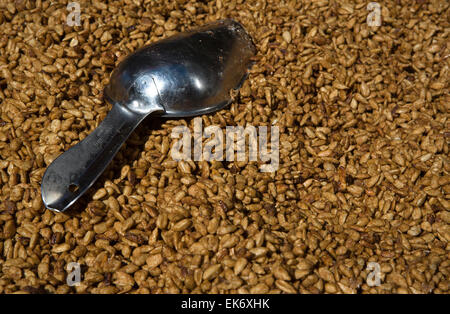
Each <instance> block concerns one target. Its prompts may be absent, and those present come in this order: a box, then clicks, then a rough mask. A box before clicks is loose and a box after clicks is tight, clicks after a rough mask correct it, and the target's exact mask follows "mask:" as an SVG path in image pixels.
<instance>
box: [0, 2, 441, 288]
mask: <svg viewBox="0 0 450 314" xmlns="http://www.w3.org/2000/svg"><path fill="white" fill-rule="evenodd" d="M77 2H78V3H79V5H80V13H81V15H80V22H81V25H79V26H69V25H68V24H67V21H68V19H69V20H71V19H72V17H73V16H71V15H70V14H71V13H70V11H69V10H68V9H67V1H53V2H51V1H41V0H37V1H26V0H15V1H9V0H1V1H0V293H22V292H23V293H26V292H28V293H45V292H48V293H448V292H449V277H450V276H449V272H450V259H449V240H450V225H449V223H450V212H449V209H450V199H449V195H450V176H449V171H450V164H449V157H448V156H449V138H450V130H449V123H450V120H449V103H450V97H449V65H450V58H449V56H450V41H449V32H450V25H449V14H450V9H449V2H448V1H443V0H430V1H427V0H416V1H411V0H407V1H406V0H398V1H382V2H381V1H380V3H379V4H380V9H381V10H380V13H381V26H369V25H368V23H367V16H368V14H369V13H370V11H368V10H367V3H368V2H366V1H359V0H358V1H345V0H342V1H338V0H329V1H327V0H320V1H279V0H269V1H261V0H253V1H245V2H244V1H242V0H231V1H223V0H216V1H212V2H206V1H185V0H182V1H166V0H158V1H154V0H152V1H142V0H120V1H92V2H88V1H84V0H80V1H77ZM223 18H233V19H235V20H237V21H239V22H241V23H242V24H243V25H244V27H245V28H246V29H247V31H248V32H249V33H250V34H251V35H252V37H253V39H254V42H255V44H256V46H257V48H258V53H257V56H256V58H255V65H254V66H253V68H252V69H251V72H250V75H249V77H248V79H247V80H246V82H245V83H244V85H243V86H242V88H241V90H240V92H239V93H238V94H237V95H236V97H235V100H234V102H233V103H232V105H231V106H229V107H228V108H226V109H224V110H221V111H220V112H217V113H215V114H211V115H205V116H203V117H202V120H203V125H204V126H205V127H206V126H208V125H218V126H220V127H221V128H222V129H225V126H236V125H240V126H247V125H252V126H255V127H257V126H264V125H276V126H278V127H279V130H280V166H279V168H278V170H277V171H276V172H273V173H270V172H268V173H264V172H261V171H260V170H259V166H260V165H259V163H258V162H245V161H244V162H226V161H223V162H220V161H213V162H207V161H199V162H197V161H183V162H176V161H173V160H172V158H171V155H170V151H171V148H172V147H173V145H174V143H175V140H174V139H172V138H171V137H170V134H171V130H172V129H173V128H174V127H175V126H177V125H186V126H188V127H190V128H192V126H193V120H192V119H180V120H161V121H159V120H156V119H154V120H149V122H148V123H146V124H144V125H141V126H140V127H139V128H138V129H137V131H136V132H135V133H134V134H133V135H132V136H131V138H130V139H129V140H128V141H127V142H126V144H125V145H124V146H123V147H122V149H121V151H120V152H119V154H118V155H117V156H116V158H115V159H114V161H113V163H112V165H111V166H110V167H109V168H108V169H107V171H106V172H105V173H104V174H103V175H102V177H101V178H100V179H99V180H98V181H97V182H96V184H95V185H94V186H93V187H92V188H91V189H90V191H89V193H87V195H86V196H84V197H83V198H82V199H80V201H79V202H78V203H77V205H76V206H74V207H73V208H72V209H71V210H70V211H69V212H68V213H65V214H55V213H53V212H50V211H48V210H46V209H45V208H44V207H43V204H42V201H41V197H40V182H41V178H42V175H43V173H44V171H45V169H46V167H47V166H48V165H49V164H50V163H51V161H52V160H54V159H55V158H56V157H57V156H58V155H59V154H61V153H62V152H64V151H66V150H67V149H68V148H69V147H71V146H72V145H74V144H76V143H77V142H78V141H80V140H82V139H83V138H85V137H86V136H87V135H88V134H89V133H90V132H92V131H93V130H94V128H95V127H96V126H97V125H98V124H99V122H101V120H102V119H103V118H104V117H105V115H106V114H107V112H108V111H109V110H110V108H111V105H110V104H108V103H106V102H105V101H104V100H103V95H102V93H103V88H104V86H105V85H106V84H107V83H108V79H109V75H110V73H111V71H112V69H113V68H114V67H115V66H116V65H117V64H118V63H119V62H120V60H122V58H123V57H125V56H126V55H128V54H130V53H131V52H133V51H135V50H136V49H137V48H139V47H142V46H144V45H146V44H148V43H151V42H154V41H157V40H159V39H161V38H165V37H167V36H170V35H172V34H175V33H177V32H180V31H184V30H187V29H190V28H192V27H194V26H196V25H202V24H204V23H207V22H210V21H214V20H218V19H223ZM71 25H72V24H71ZM71 262H77V263H79V264H80V265H81V283H80V285H78V286H69V285H67V282H66V279H67V276H68V272H69V271H68V270H67V265H68V264H69V263H71ZM371 262H374V263H377V264H374V263H371ZM370 265H371V266H370ZM377 265H378V266H379V268H378V266H377ZM374 272H375V273H374ZM376 274H379V279H380V282H379V285H375V286H374V285H373V283H374V282H375V281H376V278H375V277H376Z"/></svg>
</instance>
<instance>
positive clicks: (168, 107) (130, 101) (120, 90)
mask: <svg viewBox="0 0 450 314" xmlns="http://www.w3.org/2000/svg"><path fill="white" fill-rule="evenodd" d="M255 52H256V49H255V46H254V44H253V42H252V40H251V38H250V36H249V35H248V34H247V33H246V31H245V30H244V28H243V27H242V26H241V25H240V24H239V23H237V22H235V21H232V20H224V21H219V22H215V23H213V24H209V25H205V26H203V27H201V28H199V29H196V30H195V31H190V32H186V33H181V34H178V35H175V36H173V37H170V38H167V39H165V40H161V41H159V42H156V43H154V44H151V45H149V46H146V47H143V48H141V49H140V50H137V51H136V52H135V53H133V54H131V55H129V56H128V57H127V58H126V59H124V60H123V61H122V62H121V63H120V64H119V66H118V67H117V68H116V69H115V70H114V71H113V73H112V75H111V79H110V82H109V85H108V86H106V88H105V91H104V95H105V96H106V99H107V100H108V101H109V102H110V103H111V104H113V107H112V109H111V111H110V112H109V113H108V115H107V116H106V118H105V119H104V120H103V121H102V123H101V124H100V125H99V126H98V127H97V128H96V129H95V130H94V131H93V132H92V133H91V134H89V135H88V136H87V137H86V138H85V139H83V140H82V141H81V142H79V143H78V144H76V145H75V146H73V147H71V148H70V149H69V150H67V151H66V152H64V153H63V154H61V155H60V156H59V157H58V158H56V159H55V160H54V161H53V162H52V163H51V164H50V166H48V168H47V170H46V172H45V174H44V177H43V178H42V185H41V194H42V200H43V201H44V204H45V206H46V207H47V208H48V209H50V210H53V211H57V212H63V211H65V210H66V209H67V208H68V207H69V206H71V205H72V204H73V203H74V202H75V201H76V200H77V199H78V198H79V197H80V196H81V195H83V194H84V193H85V192H86V190H88V189H89V187H90V186H92V184H93V183H94V182H95V180H96V179H97V178H98V177H99V176H100V175H101V174H102V172H103V171H104V170H105V168H106V167H107V166H108V164H109V163H110V162H111V160H112V159H113V157H114V156H115V155H116V153H117V152H118V151H119V149H120V147H121V146H122V144H123V143H124V142H125V140H126V139H127V138H128V137H129V135H130V134H131V133H132V132H133V130H134V129H135V128H136V127H137V126H138V125H139V123H141V121H142V120H143V119H144V118H145V117H147V116H148V115H150V114H155V115H160V116H161V117H170V118H173V117H191V116H196V115H202V114H206V113H210V112H213V111H216V110H219V109H222V108H223V107H225V106H226V105H228V104H229V103H230V102H231V100H232V99H231V95H230V91H231V90H233V89H235V90H236V89H238V88H239V87H240V86H241V84H242V82H243V81H244V79H245V77H246V75H247V70H248V69H249V67H250V66H251V63H252V62H251V57H252V56H253V55H254V54H255Z"/></svg>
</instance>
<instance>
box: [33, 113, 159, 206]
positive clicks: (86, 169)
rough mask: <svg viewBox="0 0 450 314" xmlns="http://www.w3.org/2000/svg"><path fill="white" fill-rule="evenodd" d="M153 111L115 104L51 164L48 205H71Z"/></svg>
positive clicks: (46, 180)
mask: <svg viewBox="0 0 450 314" xmlns="http://www.w3.org/2000/svg"><path fill="white" fill-rule="evenodd" d="M155 111H156V110H155ZM150 113H151V112H148V113H146V114H142V113H137V112H134V111H131V110H129V109H127V108H125V107H122V106H120V105H114V106H113V108H112V109H111V111H110V112H109V113H108V114H107V116H106V117H105V119H104V120H103V121H102V122H101V123H100V125H99V126H98V127H97V128H96V129H95V130H94V131H93V132H92V133H90V134H89V135H88V136H87V137H86V138H84V139H83V140H82V141H81V142H79V143H78V144H76V145H74V146H72V147H71V148H70V149H68V150H67V151H66V152H64V153H62V154H61V155H60V156H58V157H57V158H56V159H55V160H54V161H53V162H52V163H51V164H50V165H49V166H48V168H47V170H46V171H45V173H44V176H43V178H42V184H41V194H42V200H43V202H44V205H45V207H47V208H48V209H50V210H53V211H56V212H63V211H65V210H66V209H67V208H68V207H69V206H70V205H72V204H73V203H74V202H75V201H76V200H77V199H78V198H79V197H80V196H81V195H83V194H84V193H85V192H86V191H87V190H88V189H89V187H91V186H92V184H94V182H95V181H96V180H97V178H98V177H99V176H100V175H101V174H102V173H103V171H104V170H105V169H106V167H107V166H108V164H109V163H110V162H111V160H112V159H113V158H114V156H115V155H116V154H117V152H118V151H119V149H120V147H121V146H122V144H123V143H124V142H125V141H126V140H127V138H128V137H129V136H130V134H131V133H132V132H133V130H134V129H135V128H136V127H137V126H138V125H139V123H140V122H141V121H142V120H143V119H144V118H145V117H146V116H147V115H148V114H150Z"/></svg>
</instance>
